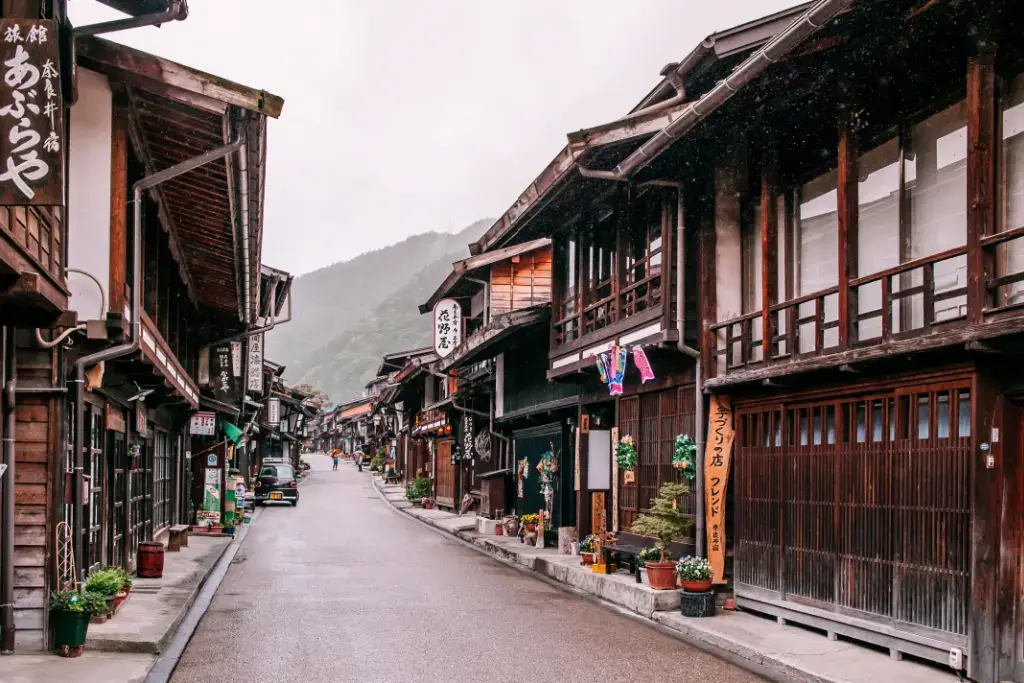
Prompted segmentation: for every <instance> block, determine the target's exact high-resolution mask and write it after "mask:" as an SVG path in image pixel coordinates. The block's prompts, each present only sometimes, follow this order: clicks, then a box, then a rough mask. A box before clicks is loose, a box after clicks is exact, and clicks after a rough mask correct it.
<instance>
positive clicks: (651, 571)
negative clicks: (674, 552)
mask: <svg viewBox="0 0 1024 683" xmlns="http://www.w3.org/2000/svg"><path fill="white" fill-rule="evenodd" d="M647 582H648V583H650V584H651V588H653V589H655V590H660V591H667V590H672V589H673V588H675V587H676V563H675V562H647Z"/></svg>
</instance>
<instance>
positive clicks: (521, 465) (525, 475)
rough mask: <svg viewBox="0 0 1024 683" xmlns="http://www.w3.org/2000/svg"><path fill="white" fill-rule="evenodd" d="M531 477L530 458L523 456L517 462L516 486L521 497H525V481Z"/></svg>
mask: <svg viewBox="0 0 1024 683" xmlns="http://www.w3.org/2000/svg"><path fill="white" fill-rule="evenodd" d="M529 477H530V460H529V459H528V458H523V459H522V460H520V461H519V462H518V463H517V464H516V488H517V494H518V496H519V498H522V497H523V482H524V481H526V480H527V479H529Z"/></svg>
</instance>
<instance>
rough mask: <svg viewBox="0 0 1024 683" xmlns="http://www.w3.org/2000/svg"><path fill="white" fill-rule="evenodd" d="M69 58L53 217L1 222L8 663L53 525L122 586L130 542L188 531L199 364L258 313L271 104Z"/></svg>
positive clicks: (39, 629)
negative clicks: (68, 532)
mask: <svg viewBox="0 0 1024 683" xmlns="http://www.w3.org/2000/svg"><path fill="white" fill-rule="evenodd" d="M29 4H31V3H21V5H29ZM46 4H47V6H49V5H50V3H46ZM58 4H60V5H62V3H58ZM111 4H113V3H111ZM148 4H149V5H150V6H152V5H153V3H148ZM118 5H119V7H120V8H122V9H125V10H133V9H134V11H136V13H137V12H140V11H142V3H135V2H131V1H129V0H122V1H120V2H119V3H118ZM5 7H6V4H5ZM56 9H60V8H57V7H52V8H49V9H48V10H47V11H48V13H49V12H51V11H54V10H56ZM58 14H59V13H58ZM51 16H52V15H51ZM76 49H77V54H76V55H75V57H76V59H77V64H78V69H77V89H76V90H77V95H78V99H77V101H76V102H75V104H74V106H70V107H69V108H68V109H67V110H66V111H65V116H66V120H67V127H66V130H67V139H66V141H65V142H66V144H65V145H64V149H65V150H66V159H65V160H64V163H65V166H66V167H67V169H68V176H67V179H66V185H67V188H66V189H67V195H66V205H65V206H64V207H43V208H38V207H33V208H28V209H26V208H25V207H21V208H7V207H6V206H5V207H2V208H0V219H2V217H3V216H7V217H8V219H9V220H7V221H2V225H0V228H2V229H0V257H3V261H4V264H5V266H4V267H5V268H6V267H7V266H11V267H12V268H13V270H14V271H17V277H14V276H13V275H12V276H11V277H10V279H4V280H3V286H4V287H5V289H4V293H3V294H2V295H0V311H2V315H3V317H4V322H5V324H8V323H9V324H12V325H15V326H17V327H19V328H22V329H19V330H17V331H15V330H14V329H13V328H10V332H9V334H8V335H7V339H9V340H10V342H11V343H8V344H7V345H6V354H5V358H6V359H10V360H12V361H13V364H5V365H7V371H8V374H7V377H8V379H10V380H14V379H15V375H13V374H12V373H11V372H10V370H11V369H12V367H18V368H19V372H18V373H17V375H16V379H17V381H18V382H19V389H18V392H17V393H18V394H20V395H19V398H18V400H17V406H16V407H15V408H14V411H13V414H14V416H15V418H16V420H15V425H16V433H15V434H14V435H13V436H14V437H15V438H12V439H11V443H12V444H15V455H16V463H17V465H18V466H17V467H12V468H11V469H10V471H9V473H8V474H9V478H10V480H12V483H13V489H14V491H13V493H14V496H13V497H14V503H15V504H14V515H13V517H11V516H8V519H5V520H4V521H5V522H7V521H8V520H9V521H10V522H12V523H13V525H12V533H13V538H14V557H13V567H14V572H13V577H12V578H11V579H10V580H9V581H8V580H4V581H3V582H2V583H4V584H5V586H4V588H5V591H6V590H7V589H8V588H10V587H13V597H14V600H13V612H14V620H13V624H12V626H11V627H8V624H7V623H6V614H5V615H4V616H5V619H4V621H5V623H4V634H3V638H2V640H3V649H4V650H5V651H7V650H10V649H14V647H15V646H16V647H17V648H18V649H19V650H26V649H38V648H41V647H43V646H45V644H46V640H47V615H46V610H45V602H46V596H47V595H48V593H49V591H50V590H51V589H52V587H53V585H54V584H53V581H54V576H53V573H52V572H53V566H54V561H53V554H54V552H55V551H54V547H53V538H54V529H55V527H56V524H57V523H58V522H60V521H67V522H69V523H71V524H72V527H73V529H74V532H73V536H72V540H73V543H74V547H75V551H76V561H77V563H78V565H79V572H78V575H79V578H84V575H85V573H86V572H87V571H88V570H89V569H91V568H95V567H97V566H100V565H104V564H118V565H122V566H125V567H126V568H128V569H129V570H131V569H132V568H133V567H134V563H135V549H136V547H137V544H138V543H139V542H140V541H144V540H151V539H153V538H159V536H160V534H161V532H162V531H164V530H166V529H167V528H168V527H169V526H170V525H172V524H174V523H177V522H180V521H184V520H185V518H186V517H187V514H188V488H189V485H190V480H189V474H188V468H187V465H186V457H185V453H186V451H189V450H190V446H189V440H190V438H189V434H188V422H189V420H188V418H189V415H190V414H191V413H192V411H193V410H195V409H196V408H198V406H199V400H200V398H201V394H202V389H201V387H200V385H199V382H198V381H197V375H198V374H199V371H200V368H199V364H200V348H201V347H203V346H204V345H207V344H209V343H210V342H212V341H215V340H218V339H223V338H225V337H229V336H232V335H238V336H239V338H241V336H244V334H245V332H246V331H247V330H248V329H249V328H250V327H251V326H252V324H253V323H254V322H255V320H256V319H257V316H258V301H259V286H260V255H261V239H262V227H263V218H262V196H263V179H264V174H265V169H264V166H263V165H264V161H265V152H264V151H265V144H266V142H265V134H266V118H267V116H277V115H279V113H280V110H281V106H282V101H281V100H280V98H277V97H275V96H273V95H270V94H268V93H266V92H263V91H257V90H252V89H250V88H246V87H244V86H240V85H237V84H234V83H231V82H229V81H225V80H223V79H220V78H218V77H215V76H211V75H209V74H205V73H202V72H199V71H196V70H193V69H189V68H187V67H184V66H182V65H179V64H174V63H172V62H169V61H166V60H163V59H160V58H157V57H155V56H153V55H149V54H146V53H143V52H140V51H137V50H132V49H130V48H127V47H124V46H121V45H117V44H115V43H111V42H109V41H105V40H102V39H99V38H95V37H88V36H82V37H79V39H78V40H77V41H76ZM213 83H216V86H217V87H216V88H211V87H210V86H211V85H212V84H213ZM211 92H215V94H213V95H211ZM67 104H70V102H68V103H67ZM203 153H209V154H207V155H206V156H205V157H202V158H201V159H198V160H197V159H196V157H197V156H198V155H202V154H203ZM186 161H188V162H190V163H189V165H188V166H179V164H182V162H186ZM199 161H202V162H204V163H202V164H199V163H198V162H199ZM192 162H195V166H193V165H192ZM169 169H170V170H169ZM179 171H180V173H179ZM133 189H134V190H135V191H136V192H138V193H139V194H138V196H139V201H133V197H132V193H133ZM196 196H202V197H203V199H202V200H201V201H197V200H196V198H195V197H196ZM133 206H138V207H139V209H140V210H139V211H138V212H137V213H135V215H134V216H133V215H132V214H133V210H132V209H133ZM8 257H9V258H8ZM30 266H31V269H32V272H29V271H30ZM0 270H3V269H2V268H0ZM5 272H6V271H5ZM65 272H67V273H68V275H67V277H66V278H65ZM4 277H5V278H7V277H8V276H7V275H4ZM8 285H9V287H8ZM69 295H73V298H71V299H70V301H69ZM68 309H70V310H68ZM33 328H42V329H40V330H38V331H36V330H35V329H33ZM47 328H49V329H50V330H53V331H47ZM58 335H59V336H58ZM69 338H70V341H73V342H74V345H73V346H71V344H69V343H66V342H65V340H69ZM15 341H16V342H17V343H15ZM21 395H23V396H21ZM65 399H66V400H65ZM5 435H6V433H5ZM76 445H77V446H78V448H76V447H75V446H76ZM76 471H77V472H78V473H80V477H81V478H80V479H76V478H75V477H65V475H64V473H65V472H67V473H74V472H76ZM5 476H6V475H5ZM79 492H81V493H79ZM71 501H74V503H73V504H72V503H71ZM4 528H5V533H4V534H3V535H4V536H5V537H7V535H8V534H7V533H6V528H7V526H6V524H5V526H4ZM9 562H11V560H10V559H9V558H8V557H6V554H4V555H3V556H2V557H0V565H3V568H4V571H5V573H6V571H7V569H8V566H9ZM0 602H5V603H7V602H8V601H7V599H6V598H5V599H4V600H2V601H0ZM8 604H9V603H8Z"/></svg>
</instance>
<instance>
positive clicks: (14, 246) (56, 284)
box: [0, 206, 69, 327]
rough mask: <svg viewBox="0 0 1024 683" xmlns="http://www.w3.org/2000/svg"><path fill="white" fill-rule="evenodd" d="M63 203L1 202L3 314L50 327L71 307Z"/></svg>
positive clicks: (0, 307)
mask: <svg viewBox="0 0 1024 683" xmlns="http://www.w3.org/2000/svg"><path fill="white" fill-rule="evenodd" d="M62 212H63V209H61V208H60V207H24V206H3V207H0V315H3V317H4V318H5V319H6V320H9V321H10V322H14V323H17V324H22V325H25V326H36V327H48V326H50V325H52V324H53V322H54V321H55V320H56V318H57V317H58V316H59V315H60V314H61V313H62V312H63V311H65V310H66V309H67V305H68V296H69V292H68V289H67V286H66V277H65V274H64V247H63V243H64V225H63V220H62V215H63V213H62Z"/></svg>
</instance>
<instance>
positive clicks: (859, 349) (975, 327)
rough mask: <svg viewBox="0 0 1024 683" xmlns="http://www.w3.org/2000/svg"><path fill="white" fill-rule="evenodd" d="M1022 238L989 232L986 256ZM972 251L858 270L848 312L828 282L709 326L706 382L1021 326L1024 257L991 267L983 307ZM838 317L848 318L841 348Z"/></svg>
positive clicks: (759, 376)
mask: <svg viewBox="0 0 1024 683" xmlns="http://www.w3.org/2000/svg"><path fill="white" fill-rule="evenodd" d="M1016 240H1024V229H1022V230H1012V231H1007V232H1004V233H998V234H995V235H992V236H989V237H986V238H984V239H983V240H982V241H981V250H982V252H983V256H984V258H983V261H984V262H986V263H993V264H994V263H995V262H996V259H995V256H996V252H997V251H999V250H1002V249H1005V248H1006V247H1005V245H1007V244H1009V243H1011V242H1014V241H1016ZM1020 246H1024V243H1022V244H1021V245H1020ZM967 259H968V249H967V247H957V248H954V249H949V250H947V251H944V252H941V253H938V254H935V255H932V256H928V257H924V258H919V259H914V260H912V261H908V262H907V263H904V264H901V265H899V266H895V267H893V268H888V269H886V270H883V271H879V272H877V273H872V274H870V275H866V276H863V277H857V278H853V279H851V280H849V282H848V287H849V293H850V294H849V309H850V310H849V311H847V312H846V315H845V316H841V315H840V313H841V312H842V311H840V308H839V287H830V288H828V289H824V290H821V291H818V292H813V293H811V294H808V295H805V296H802V297H799V298H797V299H793V300H791V301H786V302H782V303H780V304H777V305H774V306H769V307H768V308H767V311H768V315H767V316H765V315H764V312H763V311H755V312H752V313H747V314H745V315H741V316H737V317H735V318H732V319H730V320H725V321H722V322H718V323H714V324H710V325H708V326H707V328H706V335H705V343H706V344H708V345H709V347H710V348H711V349H712V357H713V360H714V362H713V363H712V367H711V368H710V369H709V374H708V379H707V381H706V384H707V386H709V387H712V388H713V387H716V386H727V385H733V384H739V383H745V382H755V381H762V380H765V379H769V378H771V377H778V376H782V375H786V374H793V373H797V372H807V371H812V370H819V369H824V368H830V367H832V368H834V367H839V366H840V365H846V364H850V363H856V362H861V361H866V360H875V359H879V358H881V357H883V356H888V355H893V354H907V353H914V352H919V351H927V350H933V349H938V348H941V347H948V346H953V345H962V344H966V343H971V342H979V341H982V340H986V339H992V338H995V337H999V336H1003V335H1007V334H1011V333H1015V332H1024V291H1018V289H1017V288H1015V287H1013V286H1014V285H1015V284H1016V283H1020V282H1024V264H1022V266H1021V267H1019V268H1012V269H1009V270H1010V272H1006V273H1003V274H1000V275H997V274H996V273H995V272H994V269H992V272H988V273H986V277H984V279H983V290H984V294H983V296H982V297H980V301H981V302H982V305H981V309H980V310H978V311H973V310H971V309H970V308H969V306H968V294H969V283H968V276H967V269H968V264H967ZM1003 260H1004V261H1005V260H1006V259H1003ZM1004 269H1005V268H1004ZM1018 297H1020V298H1021V300H1019V301H1018V300H1017V298H1018ZM842 321H847V322H846V324H848V326H849V329H848V330H847V334H846V335H845V338H846V339H847V340H848V341H847V343H846V345H845V346H843V344H842V339H843V338H844V335H841V334H840V332H841V331H842V329H841V325H842ZM766 323H767V327H768V334H767V336H768V339H769V343H768V344H767V347H766V346H765V344H764V341H763V339H764V336H765V335H764V334H763V333H762V330H763V329H764V327H765V324H766ZM766 349H767V352H766Z"/></svg>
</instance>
